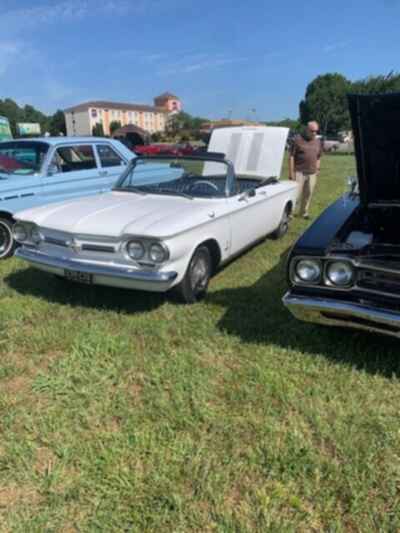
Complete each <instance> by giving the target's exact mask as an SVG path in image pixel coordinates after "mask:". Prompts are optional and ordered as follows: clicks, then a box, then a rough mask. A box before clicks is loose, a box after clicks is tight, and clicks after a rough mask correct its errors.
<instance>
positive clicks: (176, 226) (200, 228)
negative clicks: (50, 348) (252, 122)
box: [14, 127, 297, 303]
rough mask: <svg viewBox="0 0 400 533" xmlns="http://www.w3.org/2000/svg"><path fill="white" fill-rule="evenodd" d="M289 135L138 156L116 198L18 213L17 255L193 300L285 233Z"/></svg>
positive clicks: (255, 135)
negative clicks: (222, 270)
mask: <svg viewBox="0 0 400 533" xmlns="http://www.w3.org/2000/svg"><path fill="white" fill-rule="evenodd" d="M286 136H287V130H286V129H285V128H268V127H244V128H226V129H221V130H216V131H215V132H214V134H213V137H212V139H211V142H210V149H212V150H215V151H217V152H224V154H225V156H224V154H221V153H219V154H217V153H215V152H208V153H205V154H204V155H202V156H198V157H175V156H163V157H159V156H153V157H138V158H137V159H135V160H134V161H132V162H131V163H130V164H129V165H128V167H127V168H126V170H125V172H124V173H123V174H122V176H121V178H120V179H119V181H118V182H117V185H116V186H115V187H114V189H113V190H112V191H111V192H108V193H104V194H100V195H97V196H93V197H88V198H82V199H79V200H74V201H69V202H63V203H60V204H53V205H49V206H43V207H39V208H35V209H30V210H26V211H22V212H20V213H17V215H16V217H15V218H16V219H17V223H16V225H15V226H14V237H15V239H16V240H17V241H18V242H19V243H21V244H22V246H21V247H20V248H18V249H17V252H16V255H17V256H18V257H20V258H21V259H24V260H25V261H27V262H28V263H30V264H31V265H33V266H35V267H37V268H39V269H41V270H44V271H46V272H49V273H52V274H55V275H58V276H63V277H65V278H67V279H69V280H72V281H77V282H81V283H87V284H98V285H109V286H114V287H123V288H128V289H142V290H148V291H159V292H164V291H168V290H170V289H174V290H175V291H176V292H177V293H178V294H179V296H180V298H181V299H182V300H183V301H185V302H188V303H191V302H195V301H197V300H199V299H200V298H201V297H203V296H204V294H205V293H206V291H207V286H208V282H209V279H210V277H211V276H212V274H213V272H215V270H216V269H217V268H218V267H219V266H220V265H222V264H223V263H225V262H227V261H228V260H230V259H232V257H234V256H236V255H238V254H239V253H240V252H241V251H243V250H244V249H246V248H248V247H249V246H250V245H251V244H253V243H255V242H257V241H258V240H260V239H262V238H263V237H265V236H267V235H273V236H275V237H281V236H283V235H284V234H285V233H286V231H287V228H288V223H289V215H290V212H291V211H292V209H293V208H294V205H295V201H296V196H297V185H296V183H294V182H289V181H279V179H278V176H279V174H280V170H281V166H282V159H283V153H284V146H285V141H286ZM235 168H236V172H235Z"/></svg>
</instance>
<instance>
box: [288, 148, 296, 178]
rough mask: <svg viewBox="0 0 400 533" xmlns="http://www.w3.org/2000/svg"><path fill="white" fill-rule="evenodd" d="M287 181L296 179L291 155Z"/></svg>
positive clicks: (290, 155)
mask: <svg viewBox="0 0 400 533" xmlns="http://www.w3.org/2000/svg"><path fill="white" fill-rule="evenodd" d="M289 179H290V180H294V179H296V174H295V172H294V156H293V155H292V154H289Z"/></svg>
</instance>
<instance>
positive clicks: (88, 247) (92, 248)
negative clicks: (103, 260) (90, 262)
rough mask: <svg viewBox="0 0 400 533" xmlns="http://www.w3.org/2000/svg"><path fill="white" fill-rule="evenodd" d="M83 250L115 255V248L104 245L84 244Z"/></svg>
mask: <svg viewBox="0 0 400 533" xmlns="http://www.w3.org/2000/svg"><path fill="white" fill-rule="evenodd" d="M82 250H83V251H87V252H102V253H108V254H113V253H115V248H114V246H107V245H102V244H82Z"/></svg>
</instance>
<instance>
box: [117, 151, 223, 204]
mask: <svg viewBox="0 0 400 533" xmlns="http://www.w3.org/2000/svg"><path fill="white" fill-rule="evenodd" d="M227 177H228V165H227V164H226V162H224V161H217V160H212V159H210V160H208V159H194V158H193V159H190V158H184V157H182V158H180V157H178V158H165V159H164V158H148V159H147V158H137V159H136V161H135V164H134V166H133V168H132V169H129V170H127V173H126V175H124V176H123V177H122V178H121V180H120V182H119V183H118V184H117V187H115V190H118V191H124V192H136V193H142V194H146V193H151V194H168V195H174V196H185V197H188V198H223V197H224V196H225V194H226V192H225V191H226V182H227Z"/></svg>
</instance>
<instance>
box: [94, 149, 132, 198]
mask: <svg viewBox="0 0 400 533" xmlns="http://www.w3.org/2000/svg"><path fill="white" fill-rule="evenodd" d="M96 150H97V155H98V159H99V163H100V167H101V168H100V175H101V176H102V177H103V178H104V183H105V184H106V187H107V188H108V189H110V188H111V187H112V186H113V185H114V183H115V182H116V181H117V179H118V178H119V177H120V175H121V174H122V172H123V170H124V168H125V166H126V161H125V160H124V158H123V157H122V156H121V155H120V154H119V153H118V151H117V150H116V149H115V148H114V147H113V146H111V145H110V144H109V143H97V144H96Z"/></svg>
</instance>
